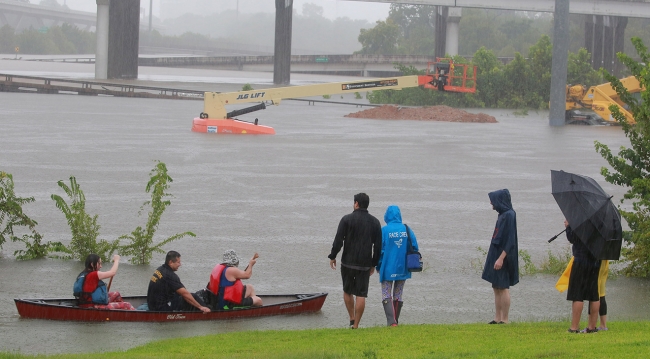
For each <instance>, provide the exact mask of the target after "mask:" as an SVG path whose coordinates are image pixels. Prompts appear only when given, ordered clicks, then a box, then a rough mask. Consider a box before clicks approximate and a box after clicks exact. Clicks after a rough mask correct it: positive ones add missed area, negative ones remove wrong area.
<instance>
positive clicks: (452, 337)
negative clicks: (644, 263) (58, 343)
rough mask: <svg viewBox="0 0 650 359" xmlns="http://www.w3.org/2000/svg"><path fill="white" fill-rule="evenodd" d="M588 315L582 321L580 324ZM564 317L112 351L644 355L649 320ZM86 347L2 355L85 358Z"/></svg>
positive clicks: (170, 354)
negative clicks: (601, 322)
mask: <svg viewBox="0 0 650 359" xmlns="http://www.w3.org/2000/svg"><path fill="white" fill-rule="evenodd" d="M584 324H585V323H583V326H584ZM568 326H569V324H568V323H566V322H539V323H511V324H508V325H488V324H484V323H475V324H428V325H402V326H399V327H395V328H390V327H371V328H361V329H359V330H351V329H315V330H287V331H283V330H270V331H247V332H239V333H228V334H216V335H207V336H200V337H193V338H178V339H168V340H162V341H157V342H152V343H149V344H146V345H142V346H139V347H136V348H133V349H130V350H126V351H115V352H107V353H96V354H93V358H95V359H103V358H106V359H110V358H247V359H249V358H396V357H399V358H547V357H557V358H568V357H571V358H587V357H589V358H617V359H619V358H641V357H645V356H647V354H648V351H649V350H650V336H648V333H649V332H650V322H649V321H642V322H612V323H609V330H608V331H603V332H598V333H595V334H570V333H567V331H566V329H567V328H568ZM86 357H88V354H87V353H86V354H61V355H55V356H43V355H38V356H30V355H21V354H19V353H0V359H23V358H53V359H54V358H86Z"/></svg>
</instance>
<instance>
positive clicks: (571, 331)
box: [567, 328, 580, 333]
mask: <svg viewBox="0 0 650 359" xmlns="http://www.w3.org/2000/svg"><path fill="white" fill-rule="evenodd" d="M567 332H569V333H580V329H575V330H574V329H571V328H569V330H567Z"/></svg>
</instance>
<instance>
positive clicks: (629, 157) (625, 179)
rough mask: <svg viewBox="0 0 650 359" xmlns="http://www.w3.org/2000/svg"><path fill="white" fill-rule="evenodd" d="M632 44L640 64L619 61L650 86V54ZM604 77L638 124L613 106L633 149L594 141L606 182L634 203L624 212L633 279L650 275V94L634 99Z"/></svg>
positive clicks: (625, 58)
mask: <svg viewBox="0 0 650 359" xmlns="http://www.w3.org/2000/svg"><path fill="white" fill-rule="evenodd" d="M632 43H633V44H634V47H635V48H636V51H637V53H638V54H639V56H640V58H641V63H639V62H636V61H634V60H633V59H632V58H631V57H629V56H627V55H625V54H623V53H618V54H617V57H618V59H619V60H620V61H621V62H622V63H624V64H625V65H626V66H627V67H628V69H629V70H630V71H631V72H632V74H633V75H634V76H635V77H636V78H637V80H639V83H640V85H641V87H642V88H645V89H647V88H648V87H649V86H650V67H648V65H647V64H649V63H650V55H649V54H648V49H647V48H646V47H645V45H643V42H642V41H641V39H640V38H636V37H635V38H632ZM605 78H606V79H607V81H610V82H611V83H612V86H613V87H614V89H615V90H616V93H618V95H619V96H620V98H621V100H622V101H623V102H624V103H625V104H627V105H628V106H629V110H630V112H631V113H632V114H633V116H634V119H635V120H636V125H631V124H630V123H628V122H627V119H626V118H625V116H624V115H623V114H622V113H621V111H620V110H619V107H618V106H614V105H612V106H610V107H609V110H610V111H611V112H612V116H613V117H614V118H615V119H616V121H618V122H619V123H620V124H621V126H622V127H623V132H625V136H626V137H627V138H628V139H629V140H630V144H631V145H632V147H631V148H626V147H622V146H621V148H620V149H619V152H618V155H614V154H613V153H612V152H611V150H610V149H609V147H608V146H607V145H604V144H602V143H600V142H598V141H596V142H595V146H596V151H598V152H599V153H600V155H601V156H603V158H604V159H605V160H606V161H607V163H609V165H610V166H611V167H612V169H613V171H610V170H609V169H608V168H606V167H603V168H601V170H600V171H601V173H602V175H603V176H604V177H605V180H606V181H607V182H609V183H613V184H616V185H619V186H625V187H628V188H629V190H628V191H627V193H625V195H624V196H623V200H621V202H623V201H624V200H631V201H632V209H633V210H632V211H625V210H621V215H622V216H623V218H625V220H626V221H627V223H628V225H629V227H630V231H628V232H626V233H625V234H624V238H625V240H626V241H627V242H628V243H629V244H631V246H628V247H626V248H623V250H622V252H623V255H624V256H625V258H626V259H627V260H629V261H630V263H629V265H628V266H627V267H626V268H625V271H624V272H625V273H626V274H627V275H630V276H638V277H649V276H650V93H648V91H641V100H638V99H637V98H635V97H634V96H632V95H631V94H630V93H629V92H628V91H627V89H626V88H625V87H624V86H623V84H622V83H621V82H620V81H619V80H618V79H617V78H615V77H614V76H612V75H610V74H609V73H607V72H605Z"/></svg>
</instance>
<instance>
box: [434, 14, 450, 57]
mask: <svg viewBox="0 0 650 359" xmlns="http://www.w3.org/2000/svg"><path fill="white" fill-rule="evenodd" d="M437 8H438V10H437V11H436V44H435V46H436V48H435V51H434V54H435V55H436V57H445V51H446V48H447V14H448V12H449V8H448V7H447V6H438V7H437Z"/></svg>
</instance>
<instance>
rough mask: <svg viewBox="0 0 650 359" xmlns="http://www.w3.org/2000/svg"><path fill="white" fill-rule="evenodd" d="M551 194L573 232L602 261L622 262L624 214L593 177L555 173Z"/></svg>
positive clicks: (552, 175) (553, 173)
mask: <svg viewBox="0 0 650 359" xmlns="http://www.w3.org/2000/svg"><path fill="white" fill-rule="evenodd" d="M551 187H552V189H551V193H552V194H553V197H554V198H555V201H556V202H557V204H558V206H560V210H561V211H562V213H563V214H564V217H565V218H566V219H567V221H569V224H570V225H571V229H573V232H574V233H575V234H576V235H577V236H578V238H580V240H581V241H582V243H584V244H585V245H586V246H587V248H588V249H589V251H590V252H591V253H592V254H593V255H594V257H596V258H598V259H613V260H618V258H619V257H620V255H621V244H622V242H623V229H622V227H621V214H620V213H619V212H618V209H617V208H616V206H615V205H614V203H613V202H612V196H610V195H608V194H607V193H605V191H603V189H602V188H601V187H600V185H598V183H596V181H594V179H593V178H591V177H587V176H581V175H577V174H573V173H568V172H564V171H553V170H551Z"/></svg>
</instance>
